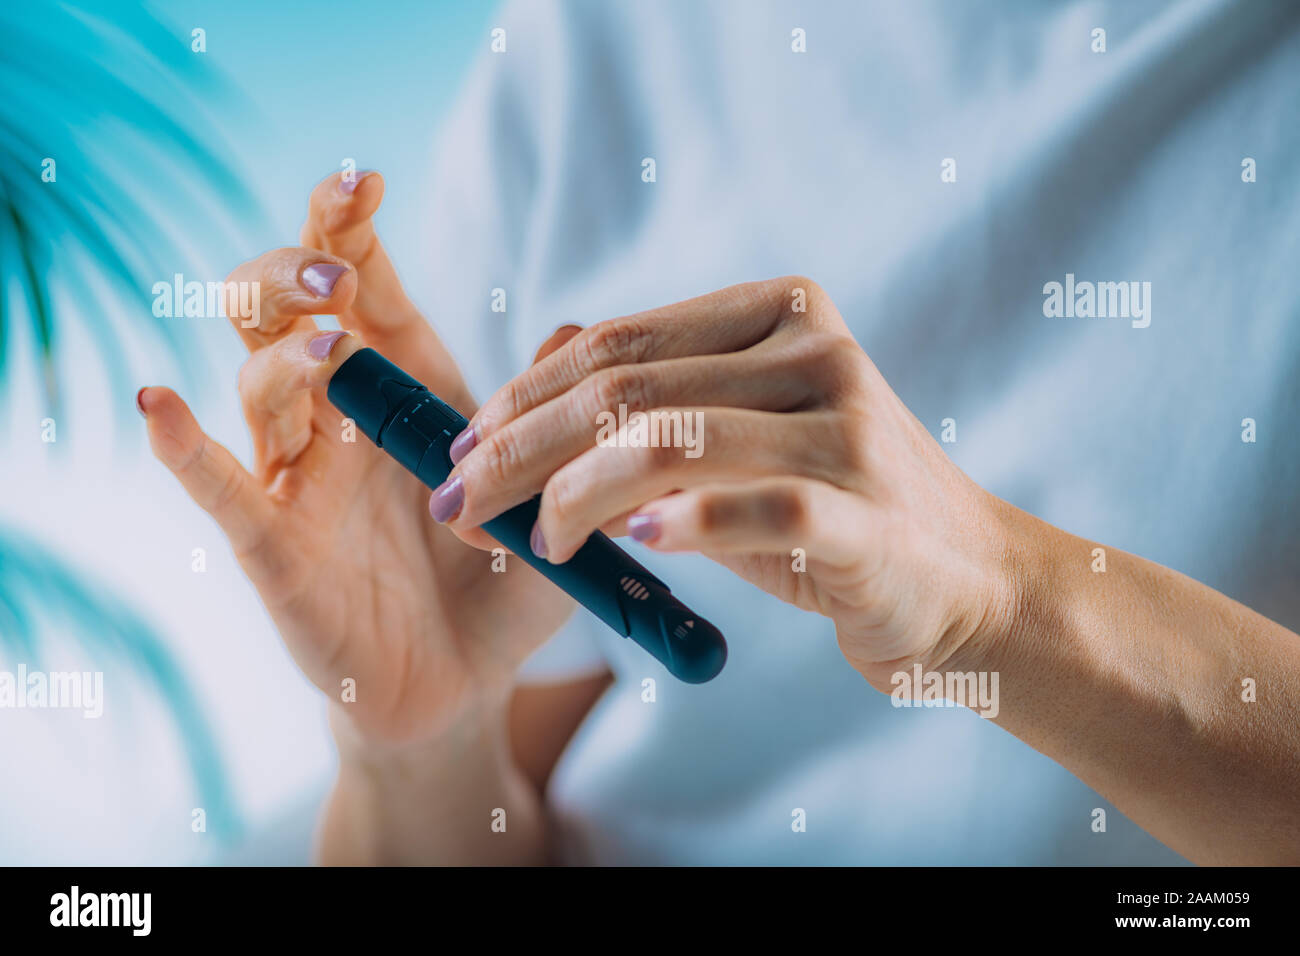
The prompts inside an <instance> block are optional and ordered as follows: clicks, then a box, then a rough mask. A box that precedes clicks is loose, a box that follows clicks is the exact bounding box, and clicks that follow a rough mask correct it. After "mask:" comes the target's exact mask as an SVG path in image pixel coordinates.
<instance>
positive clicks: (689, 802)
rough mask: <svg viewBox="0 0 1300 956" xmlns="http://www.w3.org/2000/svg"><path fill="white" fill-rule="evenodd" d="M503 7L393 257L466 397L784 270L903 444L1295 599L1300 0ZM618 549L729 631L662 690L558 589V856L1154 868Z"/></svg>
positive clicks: (976, 729) (827, 642)
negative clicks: (414, 250) (859, 361)
mask: <svg viewBox="0 0 1300 956" xmlns="http://www.w3.org/2000/svg"><path fill="white" fill-rule="evenodd" d="M499 21H500V25H501V27H502V28H504V29H505V30H506V35H505V36H506V52H504V53H497V54H485V55H484V57H483V59H482V61H481V62H480V63H479V64H478V65H477V67H476V69H475V71H474V72H473V73H472V75H471V78H470V80H469V81H468V85H467V88H466V90H465V91H464V94H463V96H462V99H461V101H460V103H459V106H458V108H457V110H456V111H455V112H454V115H453V117H452V119H451V120H450V122H449V123H448V125H447V127H446V128H445V130H444V133H443V136H442V145H441V148H440V154H439V159H438V162H437V164H436V166H435V170H436V172H435V181H434V186H433V191H432V200H431V205H430V206H429V207H428V210H429V215H428V233H427V235H428V247H427V249H426V250H425V253H424V256H423V260H424V261H425V262H426V263H427V264H428V267H429V269H430V270H431V271H430V273H429V275H428V276H426V277H425V278H426V280H427V281H430V282H432V283H433V286H434V290H435V300H434V301H435V302H436V307H435V309H434V310H433V311H434V316H433V318H434V321H435V324H437V326H438V328H439V329H440V331H441V332H442V333H443V334H444V336H446V338H447V339H448V340H449V341H450V344H451V345H452V347H453V348H454V350H455V351H456V353H457V355H458V357H460V358H461V359H462V360H463V361H464V362H465V363H466V366H467V368H468V369H469V371H470V373H471V378H472V382H473V384H474V386H475V388H476V391H477V392H478V394H480V395H481V396H486V395H487V394H489V393H490V392H491V391H493V390H494V389H495V388H497V387H498V386H500V385H501V384H502V383H503V382H505V381H506V380H507V379H508V378H509V377H511V376H512V375H514V374H517V373H518V372H519V371H521V370H522V369H523V368H525V367H526V365H527V363H528V362H529V360H530V358H531V356H532V353H533V351H534V350H535V348H536V347H537V345H538V344H539V343H540V342H541V341H542V339H543V338H545V337H546V335H547V334H548V333H549V332H550V331H551V330H552V329H553V328H554V327H555V326H557V325H559V324H562V323H565V322H578V323H581V324H584V325H585V324H590V323H593V322H596V321H599V320H601V319H605V318H610V317H613V316H617V315H624V314H628V313H632V312H636V311H640V310H643V309H647V308H651V307H654V306H659V305H664V304H667V303H670V302H674V301H677V300H680V299H683V298H686V297H689V296H693V295H698V294H701V293H705V292H708V291H711V290H714V289H718V288H721V287H723V286H726V285H729V284H732V283H736V282H742V281H748V280H753V279H761V278H768V277H772V276H776V275H782V274H788V273H803V274H806V275H808V276H811V277H812V278H813V279H815V280H816V281H818V282H819V283H820V284H822V285H823V286H824V287H825V288H826V290H827V291H828V292H829V293H830V295H831V296H832V298H833V299H834V300H835V302H836V303H837V305H838V306H839V308H840V310H841V311H842V313H843V314H844V317H845V319H846V320H847V322H848V323H849V325H850V327H851V328H852V329H853V332H854V334H855V335H856V336H857V339H858V341H859V342H860V343H861V344H862V346H863V347H864V348H865V349H866V351H867V352H868V353H869V354H870V355H871V357H872V358H873V360H874V361H875V362H876V364H877V365H878V367H879V368H880V370H881V371H882V373H883V374H884V375H885V377H886V378H887V379H888V381H889V382H890V384H891V385H892V386H893V388H894V389H895V390H896V391H897V392H898V394H899V395H900V396H901V397H902V399H903V400H904V401H905V402H906V404H907V405H908V406H909V407H910V408H911V409H912V411H913V412H915V414H916V415H917V416H918V417H919V418H920V419H921V421H922V422H924V423H925V424H926V425H927V426H928V427H930V429H931V430H932V432H933V433H934V434H935V436H936V437H939V435H940V432H941V430H942V426H941V423H942V422H943V420H944V419H948V418H951V419H953V420H954V422H955V424H956V437H957V441H956V442H955V443H952V444H947V445H945V446H944V447H945V449H946V450H947V451H948V452H949V454H951V456H952V457H953V459H954V460H955V461H956V462H957V463H958V464H959V465H960V466H961V467H962V468H963V469H964V470H965V471H966V472H967V473H969V474H970V475H971V476H972V477H973V478H974V479H975V480H977V481H978V482H979V483H980V484H981V485H983V486H984V487H986V488H988V489H989V490H991V491H992V492H994V493H996V494H998V495H1000V496H1002V497H1004V498H1006V499H1008V500H1010V501H1011V502H1012V503H1014V504H1016V505H1018V506H1019V507H1022V508H1025V509H1027V510H1029V511H1031V512H1033V513H1034V514H1036V515H1038V516H1040V517H1042V518H1044V519H1046V520H1048V521H1050V522H1052V523H1054V524H1057V525H1059V526H1061V527H1063V528H1065V529H1067V530H1069V531H1071V532H1074V533H1076V534H1079V535H1082V536H1085V537H1086V538H1088V539H1089V540H1090V541H1096V542H1098V543H1099V544H1104V545H1109V546H1112V547H1118V548H1123V549H1125V550H1129V551H1133V552H1136V553H1138V554H1140V555H1143V556H1144V557H1147V558H1150V559H1152V560H1155V561H1158V562H1160V563H1162V564H1165V565H1169V566H1171V567H1174V568H1176V569H1178V570H1180V571H1183V572H1185V573H1187V574H1189V575H1191V576H1192V577H1194V578H1197V579H1198V580H1201V581H1204V582H1206V583H1208V584H1210V585H1211V586H1213V587H1215V588H1218V589H1220V590H1222V591H1224V592H1225V593H1227V594H1228V595H1230V596H1232V597H1234V598H1236V599H1238V600H1240V601H1242V602H1244V603H1246V604H1248V605H1250V606H1251V607H1253V608H1255V609H1256V610H1258V611H1260V612H1261V613H1264V614H1266V615H1268V616H1270V617H1272V618H1274V619H1276V620H1279V621H1281V622H1282V623H1283V624H1285V625H1287V626H1289V627H1292V628H1295V627H1297V626H1298V625H1300V588H1297V587H1296V584H1295V581H1296V577H1297V570H1298V568H1297V565H1298V563H1300V562H1298V560H1297V551H1296V545H1295V541H1296V540H1297V538H1298V537H1300V534H1298V533H1300V527H1297V525H1300V513H1298V512H1297V508H1296V505H1295V500H1296V487H1297V477H1298V472H1300V437H1298V435H1300V433H1298V432H1297V428H1296V425H1295V414H1296V409H1297V399H1298V398H1300V385H1298V384H1297V383H1298V382H1300V375H1298V373H1297V362H1298V358H1297V356H1300V350H1298V349H1297V345H1300V322H1298V320H1300V304H1298V303H1300V300H1298V299H1297V296H1296V292H1295V289H1294V288H1293V286H1294V280H1295V276H1296V274H1297V273H1296V266H1295V264H1296V262H1297V261H1298V259H1300V255H1298V253H1300V238H1298V237H1300V190H1298V189H1297V188H1296V187H1297V184H1300V127H1298V126H1297V124H1296V123H1295V122H1294V120H1295V115H1296V113H1295V108H1296V104H1297V103H1300V70H1298V69H1297V68H1296V66H1297V63H1300V25H1298V23H1300V7H1296V6H1295V5H1289V4H1270V3H1256V4H1232V3H1229V2H1226V0H1213V2H1172V3H1165V4H1160V3H1143V4H1132V3H1123V2H1112V3H1101V2H1093V3H1086V4H1083V3H1080V4H1071V3H1035V4H1001V5H996V6H993V7H992V8H990V6H989V5H985V4H968V3H964V2H952V3H925V2H911V3H906V4H899V3H892V2H891V3H866V2H860V0H855V2H845V3H831V2H823V3H818V4H813V5H794V4H788V3H759V2H750V0H746V2H744V3H740V2H735V3H708V4H701V3H695V2H691V0H682V2H660V3H654V4H631V3H618V4H609V3H597V2H590V3H584V2H576V3H575V2H563V3H561V2H540V0H526V2H520V3H516V4H514V5H512V6H510V7H508V8H507V9H506V11H504V12H503V14H502V16H501V17H500V18H499ZM796 28H797V29H802V30H804V31H805V36H806V52H804V53H797V52H794V51H793V50H792V31H794V30H795V29H796ZM1096 28H1101V29H1104V30H1105V31H1106V34H1105V42H1106V50H1105V52H1104V53H1103V52H1094V49H1093V47H1094V45H1095V44H1096V39H1095V37H1094V33H1093V31H1094V29H1096ZM646 158H652V159H653V160H654V161H655V174H656V181H655V182H653V183H647V182H644V181H643V179H642V171H643V168H644V167H643V160H645V159H646ZM1246 158H1251V159H1253V160H1254V161H1255V167H1256V176H1257V181H1256V182H1253V183H1247V182H1243V179H1242V172H1243V165H1242V164H1243V160H1244V159H1246ZM946 159H953V160H955V169H956V181H955V182H944V181H943V179H942V176H941V173H942V172H943V169H944V165H943V164H944V161H945V160H946ZM1067 276H1072V277H1073V279H1072V280H1071V281H1076V282H1079V283H1082V282H1138V283H1146V282H1149V283H1150V286H1149V289H1150V293H1149V300H1148V301H1147V302H1146V303H1145V305H1146V306H1149V315H1148V318H1149V325H1147V326H1146V327H1135V326H1137V325H1140V322H1135V321H1130V320H1129V319H1128V318H1123V317H1112V318H1101V317H1095V316H1094V317H1079V316H1077V315H1076V317H1072V318H1064V317H1048V316H1047V315H1045V312H1044V304H1045V302H1046V300H1047V296H1046V295H1045V293H1044V287H1045V285H1046V284H1047V283H1050V282H1059V283H1062V284H1064V283H1065V282H1066V281H1067V278H1066V277H1067ZM497 288H500V289H504V290H505V291H506V297H507V298H506V301H507V310H506V312H505V313H504V314H503V313H499V312H493V311H492V309H491V302H492V290H493V289H497ZM1049 311H1050V310H1049ZM1247 418H1250V419H1254V421H1255V422H1256V427H1257V440H1256V441H1255V442H1254V443H1245V442H1243V441H1242V431H1243V424H1242V422H1243V419H1247ZM631 547H632V548H633V549H634V551H635V553H636V554H637V555H638V557H640V558H642V560H644V561H645V563H647V564H648V565H649V566H650V567H652V568H653V569H654V570H655V571H656V573H658V574H660V575H661V576H662V577H663V578H664V579H665V580H666V581H667V582H668V583H669V584H670V585H671V586H672V587H673V588H674V590H675V591H676V592H677V593H679V594H680V595H681V597H682V598H683V600H685V601H686V603H687V604H688V605H689V606H691V607H693V608H695V609H697V610H698V611H699V612H700V613H702V614H704V615H705V616H707V617H708V618H710V619H711V620H713V621H714V622H715V623H717V624H718V625H719V626H720V627H721V628H722V630H723V631H724V633H725V634H726V635H727V637H728V638H729V641H730V645H731V659H730V662H729V663H728V665H727V668H726V670H725V671H724V673H723V674H722V676H721V677H719V678H718V679H717V680H716V681H714V682H713V683H711V684H707V685H704V686H699V687H688V686H684V685H682V684H679V683H677V682H675V681H674V680H673V679H672V678H671V677H669V676H668V675H667V674H666V673H665V672H664V671H663V669H662V668H661V667H660V666H659V665H658V664H657V662H655V661H654V660H653V659H651V658H650V657H649V656H647V655H646V654H645V653H644V652H642V651H641V650H640V649H639V648H637V647H636V646H634V645H632V644H631V643H630V642H628V641H625V640H622V639H620V638H619V637H618V636H616V635H614V634H613V633H611V632H609V631H608V630H607V629H605V628H604V627H603V625H601V624H600V623H599V622H597V621H596V620H595V619H594V618H592V617H591V616H590V615H587V614H585V613H581V612H580V613H579V614H578V615H577V616H576V617H575V618H574V619H573V621H572V622H571V624H570V625H568V626H567V627H566V628H565V629H564V631H562V632H561V634H560V635H559V636H557V638H556V639H555V640H554V641H553V642H552V644H551V645H550V646H548V647H547V648H545V649H544V650H543V651H542V652H540V653H539V654H538V655H537V657H536V658H535V659H534V660H533V661H532V662H531V663H530V665H529V673H530V675H531V678H530V679H534V680H546V679H555V678H559V677H563V676H566V675H575V674H580V673H583V672H586V671H590V670H592V669H597V668H603V667H606V666H608V667H610V668H612V669H613V671H614V672H615V674H616V675H617V678H618V679H617V684H616V686H615V687H614V688H613V689H612V690H611V691H610V692H609V693H608V694H607V696H606V697H605V698H604V699H603V700H602V701H601V702H600V703H599V704H598V705H597V707H596V709H595V710H594V711H593V712H592V714H591V715H590V716H589V718H588V719H587V721H586V722H585V724H584V725H583V726H582V727H581V729H580V730H579V732H578V734H577V735H576V737H575V739H574V740H573V742H572V743H571V745H570V747H569V748H568V750H567V752H566V753H565V755H564V756H563V758H562V760H561V762H560V765H559V766H558V768H557V771H556V775H555V777H554V780H553V783H552V787H551V791H550V800H551V803H552V808H553V813H554V815H555V818H556V820H557V821H558V824H559V826H560V832H561V835H562V838H561V846H562V850H563V855H564V857H565V859H567V860H570V861H574V862H592V863H636V862H648V863H683V864H693V863H723V864H727V863H738V864H749V863H809V864H853V863H882V864H888V863H899V864H926V863H937V864H978V863H991V864H1035V863H1065V864H1099V863H1144V864H1145V863H1165V862H1178V861H1179V857H1177V856H1176V854H1174V853H1172V852H1171V851H1169V850H1168V849H1166V848H1164V847H1163V846H1161V845H1160V844H1159V843H1157V842H1156V841H1155V840H1154V839H1152V838H1151V837H1149V836H1147V835H1146V834H1145V833H1143V832H1142V831H1141V830H1139V829H1138V828H1137V827H1136V826H1134V825H1133V824H1132V823H1130V822H1128V821H1127V820H1125V819H1124V818H1123V817H1122V816H1121V815H1120V814H1119V812H1118V811H1117V810H1115V809H1114V808H1113V807H1112V806H1111V805H1110V804H1109V803H1107V802H1106V801H1105V800H1103V799H1102V798H1101V797H1100V796H1098V795H1097V794H1096V793H1095V792H1093V791H1092V790H1091V789H1090V788H1089V787H1087V786H1086V785H1084V784H1083V783H1081V782H1080V781H1079V780H1078V779H1076V778H1075V777H1074V776H1073V775H1071V774H1070V773H1069V772H1067V771H1066V770H1064V769H1063V768H1061V767H1060V766H1058V765H1057V764H1056V763H1054V762H1053V761H1052V760H1050V759H1049V758H1048V757H1046V756H1044V755H1042V754H1039V753H1037V752H1035V751H1034V750H1032V749H1031V748H1029V747H1028V746H1026V745H1024V744H1022V743H1021V742H1019V741H1018V740H1016V739H1015V738H1013V737H1011V736H1010V735H1009V734H1007V733H1006V732H1004V731H1002V730H1001V729H999V728H998V727H996V726H994V725H993V724H991V723H988V722H986V721H983V720H981V719H980V718H979V717H977V716H976V715H975V714H974V713H972V712H970V711H965V710H927V709H907V710H904V709H895V708H893V707H892V706H891V705H890V700H889V699H888V698H887V697H885V696H884V695H881V694H878V693H876V692H875V691H873V690H871V689H870V688H869V687H868V686H867V685H866V684H865V682H864V681H863V680H862V679H861V677H859V676H858V674H857V673H855V672H854V671H853V670H852V669H851V668H850V667H849V665H848V664H847V663H846V662H845V661H844V660H843V659H842V657H841V656H840V654H839V652H838V650H837V648H836V644H835V640H834V633H833V629H832V627H831V625H830V624H829V622H828V621H826V620H825V619H823V618H820V617H817V616H815V615H812V614H808V613H805V612H803V611H799V610H796V609H794V608H792V607H789V606H787V605H785V604H782V603H781V602H779V601H778V600H776V599H775V598H773V597H769V596H767V595H765V594H763V593H761V592H759V591H758V590H756V589H755V588H753V587H751V586H750V585H748V584H745V583H743V582H742V581H740V580H739V579H737V578H735V577H733V576H732V575H731V574H730V573H729V572H727V571H726V570H725V569H723V568H721V567H718V566H715V565H713V564H712V563H710V562H709V561H707V560H705V559H703V558H698V557H673V558H664V557H661V556H655V555H650V554H649V553H648V552H646V551H645V550H644V549H637V548H636V546H635V545H631ZM1080 560H1081V561H1088V560H1090V556H1089V555H1088V554H1081V555H1080ZM645 678H654V679H655V680H656V691H657V699H656V701H655V702H654V703H644V702H643V701H642V681H643V680H644V679H645ZM1097 807H1101V808H1105V809H1107V811H1108V821H1107V822H1108V826H1107V828H1106V832H1104V833H1097V832H1094V831H1093V828H1092V822H1093V810H1094V808H1097ZM800 809H801V810H803V811H805V814H806V820H807V829H806V832H802V833H797V832H794V831H793V830H792V826H791V824H792V819H793V814H794V813H795V811H796V810H800Z"/></svg>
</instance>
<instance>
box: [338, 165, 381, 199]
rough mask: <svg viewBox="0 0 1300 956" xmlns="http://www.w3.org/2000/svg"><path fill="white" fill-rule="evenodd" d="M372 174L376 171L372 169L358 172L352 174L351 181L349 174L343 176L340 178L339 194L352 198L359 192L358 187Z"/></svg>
mask: <svg viewBox="0 0 1300 956" xmlns="http://www.w3.org/2000/svg"><path fill="white" fill-rule="evenodd" d="M372 172H374V170H371V169H363V170H358V171H357V172H355V173H353V174H352V178H351V179H349V178H348V176H347V174H346V173H344V174H343V176H342V177H340V178H339V192H341V193H343V194H344V195H345V196H351V195H352V194H353V193H354V192H356V191H357V186H359V185H360V184H361V180H363V179H365V178H366V177H367V176H369V175H370V174H371V173H372Z"/></svg>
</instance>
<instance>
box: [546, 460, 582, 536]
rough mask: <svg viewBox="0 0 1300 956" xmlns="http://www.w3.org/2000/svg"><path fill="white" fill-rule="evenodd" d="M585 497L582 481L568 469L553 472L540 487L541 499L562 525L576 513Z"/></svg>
mask: <svg viewBox="0 0 1300 956" xmlns="http://www.w3.org/2000/svg"><path fill="white" fill-rule="evenodd" d="M584 497H585V489H584V488H583V487H582V482H581V480H580V479H579V478H578V476H577V475H575V474H574V473H573V472H572V471H570V470H569V469H567V468H565V469H561V470H560V471H557V472H556V473H555V474H553V475H552V476H551V477H550V479H548V480H547V482H546V487H545V488H543V489H542V500H543V502H544V504H545V506H546V507H547V509H548V510H549V511H550V513H551V515H552V517H553V518H554V520H555V522H556V523H557V524H560V525H563V524H565V523H567V522H568V521H570V520H571V519H572V518H573V517H574V516H575V515H577V514H578V513H579V511H580V509H581V506H582V501H583V499H584Z"/></svg>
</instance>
